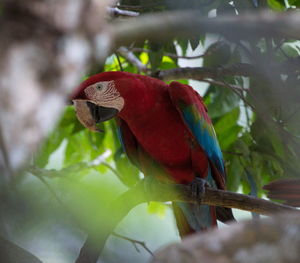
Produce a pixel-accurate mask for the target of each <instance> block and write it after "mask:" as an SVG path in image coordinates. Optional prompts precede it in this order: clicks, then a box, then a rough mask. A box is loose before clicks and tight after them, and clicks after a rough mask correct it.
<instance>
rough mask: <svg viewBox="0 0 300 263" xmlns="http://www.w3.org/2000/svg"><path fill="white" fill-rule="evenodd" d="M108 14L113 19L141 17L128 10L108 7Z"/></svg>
mask: <svg viewBox="0 0 300 263" xmlns="http://www.w3.org/2000/svg"><path fill="white" fill-rule="evenodd" d="M107 13H108V14H109V15H110V16H112V17H119V16H127V17H136V16H139V15H140V13H138V12H134V11H128V10H122V9H119V8H118V7H107Z"/></svg>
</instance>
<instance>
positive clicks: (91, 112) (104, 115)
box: [73, 100, 119, 132]
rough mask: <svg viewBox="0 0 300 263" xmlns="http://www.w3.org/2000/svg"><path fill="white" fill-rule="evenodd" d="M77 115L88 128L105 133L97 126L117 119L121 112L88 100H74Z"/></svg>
mask: <svg viewBox="0 0 300 263" xmlns="http://www.w3.org/2000/svg"><path fill="white" fill-rule="evenodd" d="M73 102H74V106H75V110H76V115H77V118H78V119H79V121H80V122H81V123H82V124H83V126H85V127H86V128H88V129H90V130H93V131H100V132H103V131H102V130H101V129H100V128H99V127H98V126H97V125H98V124H100V123H101V122H104V121H107V120H110V119H112V118H113V117H115V116H116V115H117V114H118V113H119V111H118V110H117V109H115V108H109V107H102V106H98V105H96V104H94V103H92V102H90V101H86V100H73Z"/></svg>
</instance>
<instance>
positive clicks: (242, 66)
mask: <svg viewBox="0 0 300 263" xmlns="http://www.w3.org/2000/svg"><path fill="white" fill-rule="evenodd" d="M257 74H258V72H257V71H256V70H255V68H254V67H253V66H252V65H250V64H247V63H237V64H233V65H229V66H226V67H215V68H206V67H195V68H189V67H186V68H174V69H168V70H160V71H157V72H156V73H154V75H153V77H156V78H159V79H162V80H164V81H169V80H174V79H194V80H203V79H216V78H220V77H224V76H235V75H238V76H244V77H252V76H256V75H257Z"/></svg>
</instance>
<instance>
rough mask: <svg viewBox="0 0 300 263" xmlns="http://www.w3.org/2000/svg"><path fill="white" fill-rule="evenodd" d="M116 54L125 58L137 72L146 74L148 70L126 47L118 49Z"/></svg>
mask: <svg viewBox="0 0 300 263" xmlns="http://www.w3.org/2000/svg"><path fill="white" fill-rule="evenodd" d="M117 52H118V53H119V54H120V55H121V56H123V57H124V58H126V59H127V60H128V61H129V63H131V64H132V65H133V66H135V67H136V68H137V69H138V71H139V72H147V71H148V68H147V66H146V65H145V64H143V63H142V62H141V61H140V60H139V59H138V58H137V57H136V56H135V55H134V54H133V53H132V52H131V51H130V50H129V49H127V48H126V47H119V48H118V49H117Z"/></svg>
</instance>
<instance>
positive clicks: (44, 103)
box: [0, 0, 109, 178]
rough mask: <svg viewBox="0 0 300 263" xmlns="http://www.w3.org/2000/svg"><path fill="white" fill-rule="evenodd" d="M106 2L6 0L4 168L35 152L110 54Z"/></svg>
mask: <svg viewBox="0 0 300 263" xmlns="http://www.w3.org/2000/svg"><path fill="white" fill-rule="evenodd" d="M108 2H109V1H108V0H106V1H94V0H89V1H81V0H44V1H38V0H27V1H19V0H5V1H4V2H3V3H1V5H2V6H1V8H2V10H1V11H2V15H1V16H0V32H1V39H0V57H1V60H0V112H1V115H0V146H1V152H0V153H1V155H0V168H1V170H2V171H3V174H5V175H6V178H9V174H11V173H13V172H15V171H17V170H18V169H19V168H20V167H22V165H24V163H25V162H26V161H27V160H28V159H29V158H30V156H31V155H32V154H33V153H34V152H35V150H36V149H37V147H38V145H39V143H40V142H41V141H42V139H43V138H44V137H45V136H46V135H47V134H48V132H49V131H50V130H51V129H52V128H53V126H54V124H55V122H56V121H57V119H58V117H59V116H60V113H61V110H62V109H63V107H64V105H65V104H66V102H67V95H68V93H70V91H71V90H72V89H74V87H76V86H77V85H78V83H79V82H80V80H81V78H82V77H83V75H84V73H85V72H86V71H87V69H88V67H89V66H90V64H91V63H92V60H93V59H95V58H97V59H98V61H99V63H100V64H101V63H102V62H103V60H102V59H103V58H105V57H106V56H107V55H108V50H109V49H108V45H107V44H108V43H109V37H108V36H107V33H106V32H105V30H104V28H105V20H104V18H105V15H104V14H105V13H106V12H107V11H106V10H107V9H106V6H107V4H108Z"/></svg>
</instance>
